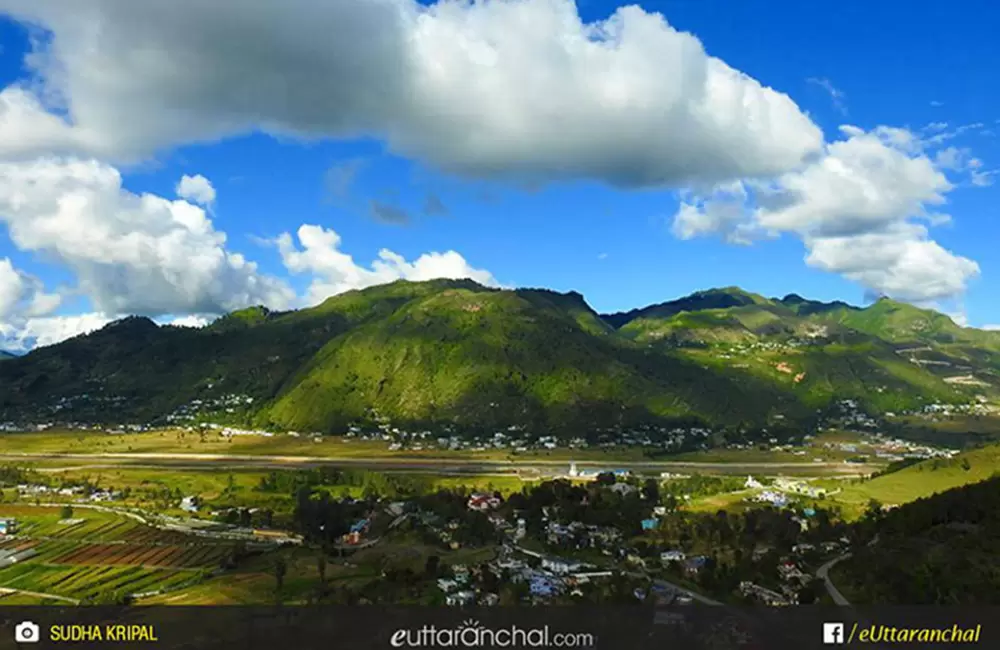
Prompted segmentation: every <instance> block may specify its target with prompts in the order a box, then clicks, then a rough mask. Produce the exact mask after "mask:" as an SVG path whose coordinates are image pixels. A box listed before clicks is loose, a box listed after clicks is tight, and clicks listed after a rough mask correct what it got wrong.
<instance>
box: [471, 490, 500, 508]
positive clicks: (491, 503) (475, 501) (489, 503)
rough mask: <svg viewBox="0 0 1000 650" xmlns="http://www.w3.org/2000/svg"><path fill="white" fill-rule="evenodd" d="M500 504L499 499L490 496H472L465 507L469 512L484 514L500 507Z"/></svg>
mask: <svg viewBox="0 0 1000 650" xmlns="http://www.w3.org/2000/svg"><path fill="white" fill-rule="evenodd" d="M501 503H502V502H501V501H500V499H498V498H497V497H495V496H494V495H492V494H473V495H472V496H470V497H469V502H468V503H467V504H466V505H467V506H468V508H469V510H478V511H479V512H484V511H486V510H492V509H494V508H496V507H498V506H500V504H501Z"/></svg>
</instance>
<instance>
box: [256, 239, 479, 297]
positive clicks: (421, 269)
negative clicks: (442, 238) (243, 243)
mask: <svg viewBox="0 0 1000 650" xmlns="http://www.w3.org/2000/svg"><path fill="white" fill-rule="evenodd" d="M296 239H298V243H296ZM276 243H277V245H278V250H279V251H280V253H281V258H282V260H283V261H284V263H285V266H286V267H287V268H288V270H289V271H290V272H292V273H305V274H309V275H311V276H312V278H313V279H312V282H311V284H310V286H309V289H308V292H307V294H306V296H305V302H306V304H311V305H312V304H318V303H320V302H322V301H323V300H325V299H326V298H329V297H330V296H334V295H337V294H340V293H344V292H345V291H350V290H351V289H363V288H365V287H370V286H374V285H377V284H385V283H386V282H393V281H395V280H411V281H421V280H435V279H440V278H446V279H462V278H468V279H472V280H475V281H476V282H479V283H480V284H484V285H489V286H497V281H496V279H495V278H494V277H493V275H492V274H491V273H490V272H489V271H485V270H482V269H477V268H475V267H473V266H471V265H470V264H469V263H468V262H467V261H466V260H465V258H464V257H462V256H461V255H459V254H458V253H456V252H455V251H447V252H444V253H424V254H423V255H421V256H420V257H418V258H417V259H415V260H413V261H412V262H408V261H407V260H406V259H405V258H404V257H403V256H401V255H399V254H397V253H394V252H393V251H390V250H387V249H382V250H381V251H379V254H378V259H376V260H375V261H374V262H372V263H371V265H370V267H367V268H366V267H364V266H361V265H359V264H357V263H356V262H355V261H354V258H353V257H352V256H351V255H349V254H347V253H344V252H343V251H341V250H340V245H341V239H340V235H338V234H337V233H336V232H335V231H333V230H330V229H328V228H322V227H320V226H315V225H309V224H306V225H303V226H301V227H299V229H298V231H297V233H296V236H295V237H293V236H292V235H291V234H290V233H283V234H282V235H281V236H279V237H278V238H277V240H276Z"/></svg>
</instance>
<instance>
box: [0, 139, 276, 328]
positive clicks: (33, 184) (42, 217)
mask: <svg viewBox="0 0 1000 650" xmlns="http://www.w3.org/2000/svg"><path fill="white" fill-rule="evenodd" d="M0 223H5V224H6V225H7V228H8V232H9V235H10V239H11V241H12V242H13V243H14V245H15V246H17V247H18V248H19V249H20V250H22V251H29V252H32V253H36V254H38V255H39V256H42V257H43V258H44V259H45V260H46V261H49V262H51V263H56V264H58V265H60V266H62V267H64V268H67V269H68V270H70V271H71V272H72V273H73V274H74V276H75V278H76V282H77V285H78V286H77V287H76V288H75V289H76V290H77V291H79V292H80V293H82V294H84V295H86V296H87V297H88V298H89V299H90V300H91V302H92V304H93V307H94V310H95V311H98V312H102V313H107V314H126V313H136V314H148V315H158V314H167V313H173V314H176V313H218V312H222V311H227V310H229V309H234V308H238V307H242V306H245V305H248V304H257V303H261V304H267V305H271V306H275V307H285V306H287V305H289V304H290V303H291V302H292V301H293V299H294V296H293V292H292V291H291V289H290V288H289V287H288V286H287V285H286V284H285V283H284V282H282V281H280V280H278V279H275V278H273V277H270V276H267V275H264V274H262V273H260V272H259V271H258V270H257V267H256V265H255V264H254V263H252V262H249V261H247V260H246V259H245V258H244V257H243V256H242V255H240V254H239V253H234V252H231V251H229V250H227V249H226V246H225V244H226V235H225V234H224V233H222V232H219V231H217V230H216V229H215V227H214V226H213V224H212V221H211V220H210V219H209V218H208V216H207V215H206V213H205V211H204V209H203V208H201V207H199V206H197V205H194V204H192V203H188V202H186V201H182V200H168V199H165V198H162V197H160V196H156V195H152V194H133V193H132V192H129V191H128V190H126V189H124V188H123V187H122V179H121V175H120V173H119V172H118V170H116V169H115V168H113V167H111V166H108V165H106V164H102V163H100V162H97V161H94V160H77V159H58V158H43V159H39V160H36V161H33V162H25V163H3V162H0Z"/></svg>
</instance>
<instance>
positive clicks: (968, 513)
mask: <svg viewBox="0 0 1000 650" xmlns="http://www.w3.org/2000/svg"><path fill="white" fill-rule="evenodd" d="M877 505H878V504H873V507H872V508H870V511H869V514H868V519H867V521H865V522H863V523H862V524H860V526H862V527H864V528H865V529H866V530H865V538H867V539H869V540H871V544H862V545H861V546H860V547H859V548H858V549H857V550H856V551H855V552H854V553H853V554H852V556H851V557H850V558H849V559H848V560H846V561H844V562H843V563H842V564H840V565H838V567H837V568H836V569H835V574H834V579H835V581H836V584H837V585H838V587H839V588H841V589H843V590H845V591H846V592H847V593H848V594H850V596H849V598H855V599H857V601H858V602H865V603H880V604H881V603H886V604H914V603H920V604H935V605H959V604H961V605H965V604H970V605H971V604H979V605H995V604H996V603H997V602H998V600H997V599H998V597H1000V561H998V559H1000V555H998V551H997V548H996V543H997V540H998V539H1000V475H996V476H994V477H993V478H991V479H987V480H985V481H982V482H979V483H973V484H971V485H966V486H963V487H960V488H954V489H952V490H948V491H946V492H942V493H940V494H936V495H934V496H932V497H928V498H925V499H919V500H917V501H914V502H912V503H907V504H904V505H902V506H900V507H898V508H895V509H893V510H891V511H889V512H887V513H882V512H879V510H878V507H877Z"/></svg>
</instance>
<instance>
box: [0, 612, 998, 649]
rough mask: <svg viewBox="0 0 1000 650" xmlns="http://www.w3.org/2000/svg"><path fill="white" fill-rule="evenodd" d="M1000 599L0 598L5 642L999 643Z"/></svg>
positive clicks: (384, 645) (0, 637) (275, 645)
mask: <svg viewBox="0 0 1000 650" xmlns="http://www.w3.org/2000/svg"><path fill="white" fill-rule="evenodd" d="M998 629H1000V607H998V608H995V609H990V608H938V607H900V608H895V607H893V608H890V607H886V608H878V607H871V608H838V607H806V606H803V607H784V608H763V607H761V608H729V607H702V606H688V607H674V608H655V609H654V608H651V607H639V606H636V607H620V608H616V607H591V606H584V607H510V608H505V607H491V608H471V609H464V608H416V607H376V606H365V607H338V606H317V607H66V608H62V607H3V608H0V649H2V648H16V647H21V648H38V649H39V650H41V649H43V648H60V647H63V648H64V647H77V648H156V649H162V650H166V649H168V648H170V649H173V648H178V649H180V648H190V649H192V650H194V649H202V648H204V649H206V650H207V649H216V648H218V649H220V650H221V649H223V648H226V649H229V648H234V649H236V648H247V649H251V648H254V649H256V648H260V649H262V650H263V649H267V650H311V649H314V648H315V649H317V650H318V649H322V650H330V649H336V648H351V649H355V650H367V649H369V648H378V649H380V650H387V649H389V648H427V649H442V650H444V649H447V648H455V649H462V648H470V649H477V648H480V649H483V650H489V649H491V648H510V649H520V648H583V649H599V650H629V649H633V648H634V649H646V648H648V649H650V650H652V649H656V650H665V649H667V648H681V649H685V650H686V649H688V648H690V649H692V650H701V649H705V650H728V649H733V650H736V649H740V648H743V649H751V648H762V649H767V650H772V649H775V650H783V649H785V648H787V649H788V650H809V649H810V648H831V647H835V646H838V645H842V646H844V645H850V646H860V647H863V648H890V647H911V648H944V647H982V648H1000V634H998V633H997V630H998Z"/></svg>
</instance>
